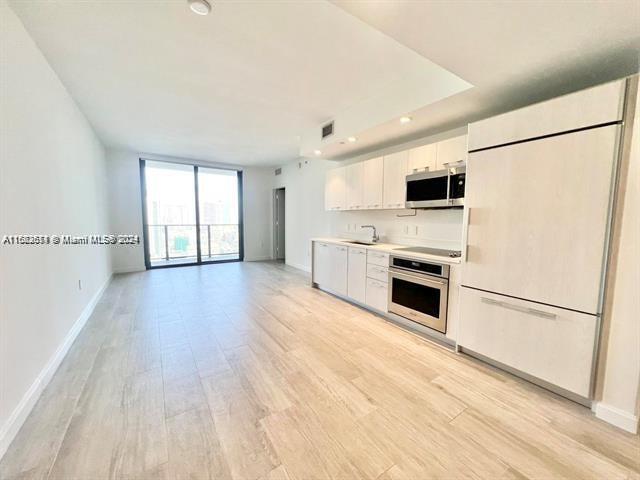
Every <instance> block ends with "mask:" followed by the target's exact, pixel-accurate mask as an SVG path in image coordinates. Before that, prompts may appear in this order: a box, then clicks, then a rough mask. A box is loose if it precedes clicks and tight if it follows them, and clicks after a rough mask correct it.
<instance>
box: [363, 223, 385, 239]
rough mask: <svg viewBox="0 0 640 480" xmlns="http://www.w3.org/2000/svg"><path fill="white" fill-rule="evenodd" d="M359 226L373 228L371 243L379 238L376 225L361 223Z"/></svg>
mask: <svg viewBox="0 0 640 480" xmlns="http://www.w3.org/2000/svg"><path fill="white" fill-rule="evenodd" d="M360 228H373V237H371V240H372V241H373V243H376V242H377V241H378V240H380V237H379V236H378V231H377V230H376V227H375V226H374V225H362V226H361V227H360Z"/></svg>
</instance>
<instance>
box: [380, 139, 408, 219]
mask: <svg viewBox="0 0 640 480" xmlns="http://www.w3.org/2000/svg"><path fill="white" fill-rule="evenodd" d="M408 157H409V152H408V151H404V152H397V153H392V154H391V155H385V156H384V187H383V192H382V202H383V205H384V208H404V203H405V190H406V176H407V161H408Z"/></svg>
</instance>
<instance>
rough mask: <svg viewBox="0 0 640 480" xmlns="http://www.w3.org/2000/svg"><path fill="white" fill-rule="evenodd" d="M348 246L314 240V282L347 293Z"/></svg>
mask: <svg viewBox="0 0 640 480" xmlns="http://www.w3.org/2000/svg"><path fill="white" fill-rule="evenodd" d="M347 260H348V254H347V247H344V246H342V245H334V244H331V243H324V242H313V282H314V283H316V284H318V285H319V286H321V287H322V288H325V289H327V290H329V291H331V292H334V293H338V294H340V295H346V294H347Z"/></svg>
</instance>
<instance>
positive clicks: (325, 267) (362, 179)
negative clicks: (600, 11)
mask: <svg viewBox="0 0 640 480" xmlns="http://www.w3.org/2000/svg"><path fill="white" fill-rule="evenodd" d="M636 89H637V76H636V77H631V78H629V79H623V80H620V81H616V82H611V83H608V84H604V85H601V86H597V87H593V88H591V89H587V90H583V91H579V92H576V93H572V94H568V95H565V96H562V97H558V98H555V99H551V100H548V101H545V102H541V103H539V104H534V105H531V106H529V107H524V108H521V109H518V110H515V111H512V112H509V113H505V114H502V115H499V116H497V117H493V118H489V119H486V120H481V121H478V122H474V123H471V124H470V125H469V127H468V134H467V135H457V136H452V137H450V138H446V139H443V140H440V141H436V142H433V143H427V144H424V145H420V146H416V147H413V148H409V149H406V150H401V151H398V152H393V153H390V154H385V155H382V156H380V157H374V158H367V159H366V160H358V161H356V162H354V163H349V164H348V165H346V166H343V167H337V168H332V169H330V170H328V171H327V174H326V183H325V197H324V198H325V210H326V211H329V212H332V215H339V216H340V218H339V219H336V220H335V221H334V227H335V230H334V231H335V232H336V234H337V236H336V237H320V238H312V239H311V243H312V247H311V249H312V256H313V260H312V265H313V268H312V282H313V285H314V286H316V287H318V288H320V289H323V290H326V291H328V292H330V293H332V294H335V295H337V296H338V297H341V298H344V299H345V300H347V301H350V302H353V303H355V304H356V305H359V306H361V307H362V308H366V309H369V310H371V311H373V312H375V313H378V314H380V315H381V316H383V317H384V318H386V319H388V320H390V321H392V322H395V323H397V324H400V325H402V326H403V327H405V328H409V329H410V330H412V331H415V332H417V333H419V334H421V335H423V336H425V338H428V339H430V340H433V341H436V342H439V343H441V344H442V345H444V346H446V347H447V348H451V349H454V350H455V351H456V352H460V353H464V354H468V355H470V356H473V357H476V358H477V359H480V360H481V361H484V362H487V363H489V364H491V365H495V366H497V367H498V368H501V369H503V370H506V371H508V372H510V373H513V374H515V375H517V376H520V377H522V378H524V379H526V380H529V381H531V382H533V383H536V384H538V385H540V386H542V387H544V388H547V389H549V390H551V391H553V392H555V393H558V394H559V395H562V396H564V397H566V398H569V399H571V400H574V401H576V402H578V403H581V404H583V405H585V406H588V407H591V406H592V400H593V398H594V395H595V382H596V364H597V359H598V350H599V348H600V346H599V343H600V332H601V330H602V328H603V327H602V321H603V320H602V317H603V315H602V312H603V307H604V302H605V291H606V281H607V276H606V272H607V268H606V267H607V265H609V262H610V261H611V260H610V248H611V247H610V242H611V235H612V229H613V226H612V224H613V221H614V198H615V196H616V193H617V178H618V176H619V168H620V163H621V162H622V161H623V160H620V159H623V158H626V157H627V156H628V155H629V154H630V152H629V151H628V150H625V148H624V146H623V142H625V139H626V141H627V142H628V139H629V137H630V135H631V131H630V130H629V128H628V127H627V128H626V129H625V124H627V125H628V124H629V123H630V119H629V117H628V116H629V115H633V111H634V102H635V98H636ZM630 112H631V113H630ZM625 115H627V117H626V118H625ZM626 148H627V149H628V146H627V147H626ZM369 156H370V155H369ZM550 172H552V173H551V174H550ZM419 214H422V215H423V216H422V219H421V218H420V217H418V215H419ZM443 218H444V219H446V220H443ZM344 222H347V223H344ZM432 222H433V223H432ZM441 223H443V224H444V227H445V228H440V224H441ZM447 226H448V227H449V228H446V227H447ZM421 230H423V231H428V232H429V233H428V234H427V233H422V235H420V231H421ZM427 235H429V236H430V238H429V237H427ZM578 239H579V240H578ZM569 252H571V254H569ZM610 281H611V280H610ZM567 339H571V341H567ZM593 404H594V405H595V403H593Z"/></svg>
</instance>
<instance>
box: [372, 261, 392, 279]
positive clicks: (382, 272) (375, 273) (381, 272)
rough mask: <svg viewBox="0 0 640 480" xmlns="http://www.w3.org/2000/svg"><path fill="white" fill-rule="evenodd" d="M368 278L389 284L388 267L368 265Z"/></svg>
mask: <svg viewBox="0 0 640 480" xmlns="http://www.w3.org/2000/svg"><path fill="white" fill-rule="evenodd" d="M367 277H368V278H373V279H375V280H378V281H379V282H383V283H387V282H388V281H389V270H387V267H381V266H380V265H372V264H370V263H369V264H368V265H367Z"/></svg>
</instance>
